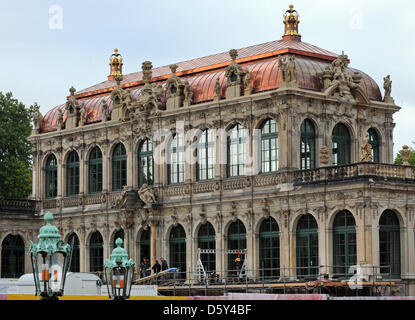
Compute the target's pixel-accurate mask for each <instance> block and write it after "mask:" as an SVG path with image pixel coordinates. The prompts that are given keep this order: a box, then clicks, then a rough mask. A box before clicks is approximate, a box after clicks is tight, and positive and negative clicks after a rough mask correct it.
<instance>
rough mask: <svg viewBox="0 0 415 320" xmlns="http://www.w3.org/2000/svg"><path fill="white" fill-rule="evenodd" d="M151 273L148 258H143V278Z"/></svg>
mask: <svg viewBox="0 0 415 320" xmlns="http://www.w3.org/2000/svg"><path fill="white" fill-rule="evenodd" d="M150 273H151V270H150V264H149V263H148V261H147V258H144V259H143V262H142V263H141V264H140V276H141V278H144V277H147V276H149V275H150Z"/></svg>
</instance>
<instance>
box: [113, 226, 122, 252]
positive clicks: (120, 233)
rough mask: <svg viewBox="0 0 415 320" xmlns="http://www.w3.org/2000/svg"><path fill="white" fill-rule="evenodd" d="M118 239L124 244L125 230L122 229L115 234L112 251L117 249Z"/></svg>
mask: <svg viewBox="0 0 415 320" xmlns="http://www.w3.org/2000/svg"><path fill="white" fill-rule="evenodd" d="M118 238H121V239H122V241H123V242H124V230H123V229H120V230H118V231H117V232H116V233H115V234H114V238H113V239H112V249H114V248H116V247H117V245H116V244H115V241H117V239H118Z"/></svg>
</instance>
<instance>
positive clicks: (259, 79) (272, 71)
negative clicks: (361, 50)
mask: <svg viewBox="0 0 415 320" xmlns="http://www.w3.org/2000/svg"><path fill="white" fill-rule="evenodd" d="M287 53H290V54H295V56H296V60H295V61H296V67H297V81H298V84H299V87H300V88H301V89H307V90H315V91H321V90H322V82H321V74H322V72H323V71H324V69H325V68H326V67H327V66H328V65H329V64H330V63H331V62H332V61H333V60H335V59H336V58H337V54H334V53H332V52H329V51H327V50H324V49H321V48H318V47H316V46H314V45H311V44H308V43H305V42H301V41H294V40H278V41H272V42H268V43H263V44H260V45H255V46H250V47H247V48H242V49H239V50H238V59H237V60H236V61H237V62H238V63H239V64H241V65H243V66H244V67H245V68H247V69H248V70H249V71H250V73H251V81H252V86H253V93H257V92H263V91H267V90H272V89H277V88H279V80H280V75H279V68H278V55H280V54H287ZM229 63H230V58H229V54H228V52H223V53H219V54H215V55H211V56H207V57H203V58H198V59H192V60H189V61H184V62H180V63H177V66H178V69H177V72H176V75H177V76H180V78H181V79H182V80H183V81H184V80H185V79H186V80H188V81H189V84H190V87H191V89H192V92H193V101H192V104H197V103H202V102H206V101H211V100H213V97H214V86H215V81H216V79H217V78H218V77H219V78H220V83H221V85H222V95H223V96H224V92H225V91H224V90H225V87H226V79H225V68H226V66H227V65H228V64H229ZM349 70H350V72H351V73H353V72H354V71H358V70H355V69H351V68H349ZM359 72H360V73H361V74H362V77H363V78H362V81H361V86H362V89H363V90H364V91H365V92H366V94H367V95H368V97H369V99H371V100H375V101H382V96H381V93H380V90H379V87H378V86H377V84H376V82H375V81H374V80H373V79H372V78H370V77H369V76H368V75H366V74H365V73H363V72H361V71H359ZM170 75H171V71H170V68H169V66H163V67H159V68H155V69H153V78H152V81H157V82H160V83H163V82H164V81H165V80H167V79H168V77H169V76H170ZM142 85H143V81H142V73H141V72H136V73H131V74H128V75H124V76H123V81H122V82H121V86H122V87H131V88H132V94H133V97H134V98H137V97H138V96H139V94H140V90H141V89H140V87H141V86H142ZM114 86H115V81H113V80H112V81H104V82H102V83H100V84H97V85H95V86H92V87H89V88H87V89H84V90H81V91H78V92H77V93H76V94H75V97H77V98H78V99H80V102H83V103H84V107H85V115H86V116H85V117H86V121H85V123H86V124H88V123H93V122H98V121H101V119H102V112H101V106H102V103H101V102H102V99H105V100H106V102H107V104H108V106H109V109H110V110H112V101H111V99H110V93H111V91H112V89H113V88H114ZM59 108H60V109H61V110H62V111H63V112H64V117H63V120H64V121H65V119H66V111H65V105H64V104H63V105H60V106H57V107H55V108H54V109H52V110H50V111H49V112H48V113H46V115H45V116H44V119H43V123H42V132H49V131H54V130H56V129H57V114H58V112H57V110H58V109H59Z"/></svg>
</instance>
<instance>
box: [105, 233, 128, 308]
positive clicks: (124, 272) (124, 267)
mask: <svg viewBox="0 0 415 320" xmlns="http://www.w3.org/2000/svg"><path fill="white" fill-rule="evenodd" d="M115 244H116V245H117V247H116V248H114V250H113V251H112V253H111V259H107V261H105V263H104V268H105V281H106V283H107V289H108V296H109V297H110V298H111V299H113V300H125V299H128V298H129V297H130V292H131V285H132V282H133V276H134V269H135V262H134V261H133V260H132V259H129V260H128V254H127V251H125V249H124V248H122V247H121V246H122V244H123V241H122V239H121V238H118V239H117V240H116V241H115Z"/></svg>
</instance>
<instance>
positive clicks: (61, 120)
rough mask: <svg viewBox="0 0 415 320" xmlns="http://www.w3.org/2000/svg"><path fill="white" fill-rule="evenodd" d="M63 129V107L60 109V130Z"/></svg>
mask: <svg viewBox="0 0 415 320" xmlns="http://www.w3.org/2000/svg"><path fill="white" fill-rule="evenodd" d="M62 129H63V112H62V110H61V109H58V130H62Z"/></svg>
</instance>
